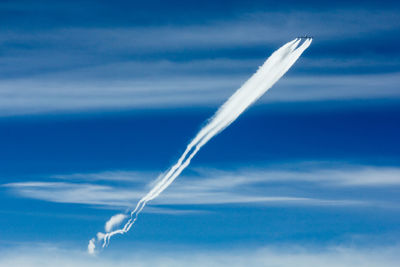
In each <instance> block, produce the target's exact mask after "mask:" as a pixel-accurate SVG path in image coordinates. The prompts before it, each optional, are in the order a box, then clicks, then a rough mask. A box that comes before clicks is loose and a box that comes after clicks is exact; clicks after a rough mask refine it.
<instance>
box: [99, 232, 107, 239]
mask: <svg viewBox="0 0 400 267" xmlns="http://www.w3.org/2000/svg"><path fill="white" fill-rule="evenodd" d="M105 236H106V235H105V234H104V233H102V232H98V233H97V240H102V239H104V237H105Z"/></svg>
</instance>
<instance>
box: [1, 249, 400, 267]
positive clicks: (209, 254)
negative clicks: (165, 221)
mask: <svg viewBox="0 0 400 267" xmlns="http://www.w3.org/2000/svg"><path fill="white" fill-rule="evenodd" d="M125 250H127V251H130V252H129V253H126V254H125V255H123V256H118V255H114V256H113V255H110V254H109V255H108V256H105V255H101V256H89V255H87V254H84V253H83V252H82V253H81V252H76V251H71V250H65V249H57V248H56V247H43V246H39V247H34V248H31V247H29V248H16V249H8V250H4V251H0V267H10V266H14V267H39V266H40V267H54V266H58V267H67V266H68V267H69V266H74V267H95V266H96V267H103V266H104V267H105V266H115V267H125V266H143V267H145V266H164V267H168V266H173V267H179V266H183V267H186V266H193V267H196V266H215V267H218V266H232V267H239V266H255V267H257V266H263V267H293V266H296V267H310V266H324V267H354V266H363V267H382V266H385V267H395V266H398V263H399V261H400V257H399V255H400V249H399V247H397V246H392V247H372V248H354V247H343V246H337V247H319V248H304V247H296V246H282V247H263V248H255V249H230V250H207V251H206V250H204V249H203V250H199V249H194V248H187V247H186V248H184V249H176V250H175V251H173V250H172V249H171V248H167V249H165V250H159V249H154V248H153V249H149V250H144V249H141V250H140V251H137V249H134V248H132V249H131V250H130V249H129V248H127V249H125ZM150 251H151V252H150Z"/></svg>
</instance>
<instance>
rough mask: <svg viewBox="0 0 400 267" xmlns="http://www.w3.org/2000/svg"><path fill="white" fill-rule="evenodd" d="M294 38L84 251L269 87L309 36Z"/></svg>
mask: <svg viewBox="0 0 400 267" xmlns="http://www.w3.org/2000/svg"><path fill="white" fill-rule="evenodd" d="M303 39H304V38H296V39H295V40H293V41H291V42H289V43H287V44H285V45H283V46H282V47H281V48H279V49H278V50H276V51H275V52H274V53H273V54H272V55H271V56H270V57H269V58H268V59H267V60H266V61H265V63H264V64H263V65H262V66H261V67H260V68H259V69H258V71H257V72H256V73H255V74H254V75H253V76H252V77H251V78H250V79H249V80H248V81H247V82H246V83H244V84H243V85H242V87H240V88H239V89H238V90H237V91H236V92H235V93H234V94H233V95H232V96H231V97H230V98H229V99H228V100H227V101H226V102H225V103H224V104H223V105H222V106H221V107H220V108H219V109H218V111H217V112H216V113H215V114H214V116H212V117H211V118H210V119H209V120H208V122H207V124H206V125H205V126H204V127H203V128H202V129H201V130H200V131H199V132H198V133H197V135H196V136H195V137H194V138H193V140H192V141H191V142H190V143H189V144H188V146H187V147H186V150H185V151H184V153H183V154H182V156H181V157H180V158H179V159H178V162H177V163H176V164H175V165H173V166H172V167H171V168H170V169H169V170H168V171H167V172H165V173H164V174H162V175H161V176H160V177H159V179H158V180H157V181H156V184H155V185H154V187H153V188H152V189H151V190H150V191H149V192H148V193H147V194H146V195H145V196H144V197H142V198H141V199H140V200H139V202H138V203H137V205H136V207H135V209H134V210H132V211H131V212H130V216H129V215H128V216H127V218H128V220H127V222H126V223H125V225H124V226H123V227H122V228H120V229H117V230H113V231H111V230H109V231H107V233H105V234H104V233H98V234H97V237H96V238H92V239H91V240H90V241H89V245H88V251H89V252H90V253H94V248H95V243H97V242H101V241H103V245H102V247H103V248H104V247H106V246H107V245H108V243H109V242H110V238H111V237H112V236H114V235H116V234H124V233H126V232H128V231H129V230H130V229H131V227H132V225H133V224H134V223H135V221H136V219H137V217H138V215H139V213H140V212H141V211H142V210H143V208H144V207H145V206H146V204H147V203H148V202H149V201H150V200H152V199H154V198H156V197H157V196H158V195H160V194H161V192H163V191H164V190H165V189H166V188H167V187H168V186H169V185H170V184H171V183H172V182H173V181H174V180H175V179H176V178H177V177H178V176H179V175H180V174H181V172H182V171H183V170H184V169H185V168H186V167H187V166H188V165H189V164H190V161H191V160H192V158H193V157H194V156H195V155H196V154H197V152H198V151H199V150H200V148H201V147H202V146H204V145H205V144H206V143H207V142H208V141H209V140H210V139H211V138H213V137H214V136H215V135H217V134H218V133H220V132H221V131H223V130H224V129H225V128H226V127H228V126H229V125H230V124H231V123H232V122H233V121H235V120H236V119H237V118H238V117H239V116H240V114H242V113H243V112H244V111H245V110H246V109H247V108H248V107H249V106H250V105H251V104H253V103H254V102H255V101H256V100H257V99H259V98H260V97H261V96H262V95H263V94H264V93H265V92H266V91H267V90H268V89H269V88H271V87H272V86H273V85H274V84H275V83H276V82H277V81H278V80H279V79H280V78H281V77H282V76H283V75H284V74H285V73H286V72H287V71H288V70H289V68H290V67H291V66H292V65H293V64H294V63H295V62H296V61H297V59H298V58H299V57H300V56H301V54H302V53H303V52H304V51H305V50H306V49H307V48H308V47H309V46H310V44H311V41H312V38H306V39H305V40H304V42H303V43H302V40H303ZM112 221H114V220H109V221H108V222H107V223H108V224H107V227H106V229H113V228H114V225H112Z"/></svg>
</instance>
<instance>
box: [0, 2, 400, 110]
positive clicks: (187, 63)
mask: <svg viewBox="0 0 400 267" xmlns="http://www.w3.org/2000/svg"><path fill="white" fill-rule="evenodd" d="M398 20H399V16H398V12H396V11H388V10H385V12H383V11H382V12H381V11H376V12H370V11H367V10H363V9H356V10H354V9H351V10H338V11H337V12H332V11H331V10H330V11H329V12H324V11H321V12H317V13H316V12H312V13H311V12H307V11H298V12H295V11H291V12H289V13H288V12H285V13H282V12H267V13H265V12H259V13H250V14H242V15H241V16H240V18H235V19H228V20H227V19H224V20H213V21H208V22H206V23H202V24H190V25H179V24H177V25H175V24H172V25H168V26H165V25H151V26H143V25H142V26H139V25H136V26H135V25H132V26H125V27H122V26H121V27H112V28H101V27H88V28H85V27H71V28H62V27H61V28H60V27H55V28H51V29H36V30H34V31H28V32H27V31H23V30H22V31H18V30H14V31H3V32H0V33H1V34H0V48H2V49H3V51H5V52H4V53H3V54H2V55H0V58H1V60H0V68H1V69H2V72H1V73H0V116H13V115H20V114H35V113H47V112H63V113H65V112H67V113H69V112H83V111H93V110H95V111H98V110H110V109H112V110H115V109H143V108H171V107H186V106H210V105H212V106H217V105H218V104H220V103H221V101H222V100H223V99H225V98H226V97H227V96H229V95H230V94H231V93H232V92H233V91H234V90H235V89H236V88H238V87H240V85H241V84H242V83H243V82H244V81H245V80H246V78H248V76H249V75H250V74H251V73H252V72H254V70H255V69H256V68H257V66H259V65H260V64H261V62H262V60H263V58H264V57H265V56H266V55H267V54H268V53H269V51H271V50H273V49H274V48H276V47H277V46H279V45H280V44H281V43H282V42H285V41H287V40H289V39H292V38H293V37H294V36H298V35H301V34H310V33H312V35H315V36H316V37H317V38H316V42H315V47H313V49H312V50H311V49H310V51H309V52H308V53H307V54H306V55H305V57H304V59H302V61H301V63H300V64H298V66H296V68H295V70H294V71H295V73H292V74H291V75H289V76H288V77H287V79H283V80H282V82H281V83H279V84H278V85H277V86H279V90H272V91H271V93H270V94H268V97H267V98H265V101H275V102H276V101H320V100H337V99H371V98H396V99H398V98H399V94H400V93H399V92H400V91H399V90H398V88H397V84H398V83H399V75H398V72H399V71H400V63H399V62H400V55H399V54H398V52H397V46H396V45H395V44H396V42H395V41H387V42H386V41H385V42H380V41H377V40H376V39H377V38H376V36H380V37H382V36H383V37H384V38H390V36H392V35H393V34H391V33H392V32H396V31H398V30H399V28H398V26H397V23H396V22H397V21H398ZM316 21H318V23H316ZM375 21H379V23H373V22H375ZM278 25H279V26H278ZM338 29H340V30H338ZM154 36H157V42H155V41H154ZM383 37H382V38H383ZM382 43H385V44H386V45H385V47H384V49H380V47H381V46H382ZM392 43H393V44H394V45H391V46H388V44H392ZM360 47H362V49H359V48H360ZM348 51H351V52H348ZM304 73H306V75H305V74H304ZM321 73H323V76H321ZM363 74H364V75H363ZM365 74H368V76H366V75H365ZM377 88H379V90H378V89H377Z"/></svg>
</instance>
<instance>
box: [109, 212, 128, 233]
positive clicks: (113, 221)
mask: <svg viewBox="0 0 400 267" xmlns="http://www.w3.org/2000/svg"><path fill="white" fill-rule="evenodd" d="M125 218H126V215H125V214H116V215H114V216H112V217H111V218H110V219H109V220H108V221H107V222H106V225H105V226H104V229H105V230H106V232H107V233H108V232H110V231H111V230H112V229H113V228H114V227H115V226H118V225H120V224H121V222H122V221H123V220H124V219H125Z"/></svg>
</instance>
